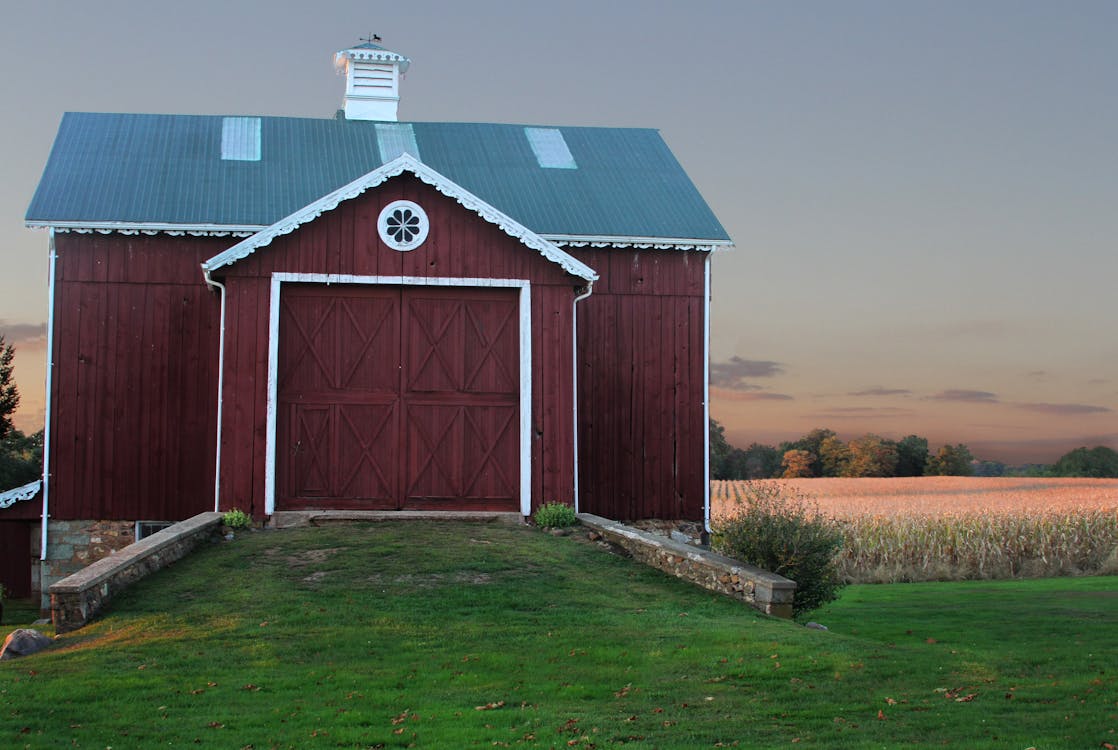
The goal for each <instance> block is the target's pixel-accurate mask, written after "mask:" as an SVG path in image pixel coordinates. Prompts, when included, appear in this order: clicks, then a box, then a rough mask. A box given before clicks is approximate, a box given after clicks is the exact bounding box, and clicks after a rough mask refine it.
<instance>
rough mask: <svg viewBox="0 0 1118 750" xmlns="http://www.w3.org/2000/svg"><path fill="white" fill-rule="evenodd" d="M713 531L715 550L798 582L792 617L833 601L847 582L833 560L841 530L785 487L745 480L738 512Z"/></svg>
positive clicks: (840, 544)
mask: <svg viewBox="0 0 1118 750" xmlns="http://www.w3.org/2000/svg"><path fill="white" fill-rule="evenodd" d="M713 531H714V536H713V540H712V541H713V546H714V548H715V549H716V550H718V551H719V552H721V553H723V554H725V555H728V556H730V557H733V558H736V559H738V560H741V561H742V562H747V563H749V564H751V565H756V566H757V567H759V568H762V569H764V570H767V571H769V572H772V573H776V574H778V575H782V576H784V577H785V578H790V579H792V580H793V581H795V582H796V596H795V599H794V600H793V605H792V612H793V615H794V616H796V617H799V616H800V615H802V614H804V613H806V612H810V611H811V610H813V609H817V608H819V607H821V606H823V605H824V604H826V603H828V602H832V601H834V600H835V599H837V598H838V593H839V590H840V589H841V588H842V587H843V586H844V585H845V584H844V583H843V581H842V579H841V578H840V577H839V574H838V561H837V555H838V552H839V550H841V549H842V544H843V534H842V531H841V530H840V528H839V527H838V526H836V525H835V524H834V523H832V522H830V520H829V519H827V518H826V517H824V516H823V515H821V514H820V513H819V511H818V508H816V507H815V506H814V504H813V503H812V502H810V500H809V498H807V497H806V496H804V495H799V494H796V493H794V492H792V491H791V490H789V489H788V488H786V487H785V486H783V485H779V484H771V483H764V484H759V483H753V482H750V483H748V484H747V486H746V489H745V491H744V493H743V496H742V497H741V498H739V500H738V507H737V508H736V512H734V513H732V514H731V515H728V516H726V517H725V518H721V519H718V520H717V521H716V523H715V524H714V529H713Z"/></svg>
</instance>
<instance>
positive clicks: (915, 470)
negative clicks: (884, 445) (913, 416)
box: [895, 435, 930, 477]
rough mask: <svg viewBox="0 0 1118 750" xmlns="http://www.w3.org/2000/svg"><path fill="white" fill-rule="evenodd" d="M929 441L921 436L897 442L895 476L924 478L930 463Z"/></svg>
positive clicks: (907, 437) (904, 438) (911, 436)
mask: <svg viewBox="0 0 1118 750" xmlns="http://www.w3.org/2000/svg"><path fill="white" fill-rule="evenodd" d="M929 455H930V454H929V453H928V440H927V438H922V437H920V436H919V435H906V436H905V437H903V438H901V439H900V440H899V441H897V468H896V470H895V476H898V477H922V476H924V467H925V466H926V465H927V463H928V456H929Z"/></svg>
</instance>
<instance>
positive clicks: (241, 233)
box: [24, 221, 265, 237]
mask: <svg viewBox="0 0 1118 750" xmlns="http://www.w3.org/2000/svg"><path fill="white" fill-rule="evenodd" d="M24 226H26V227H27V228H28V229H53V230H54V231H55V232H58V233H59V234H64V233H67V232H74V233H75V234H93V233H94V232H96V233H97V234H147V235H156V234H167V235H170V236H172V237H181V236H182V235H190V236H191V237H249V236H251V235H253V234H255V233H256V232H259V231H260V230H261V229H264V228H265V227H263V226H260V225H256V224H228V225H224V224H161V223H156V222H135V221H27V222H24Z"/></svg>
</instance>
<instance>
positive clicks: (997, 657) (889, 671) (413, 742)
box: [0, 523, 1118, 750]
mask: <svg viewBox="0 0 1118 750" xmlns="http://www.w3.org/2000/svg"><path fill="white" fill-rule="evenodd" d="M1116 589H1118V579H1115V578H1109V579H1108V578H1097V579H1060V580H1054V581H1029V582H1011V583H1006V584H1000V583H989V582H979V583H973V584H912V585H903V586H901V585H897V586H881V587H870V586H852V587H849V588H848V589H846V590H844V593H843V596H842V598H841V599H840V600H839V601H837V602H835V603H834V604H832V605H830V606H829V607H827V608H826V609H824V610H821V611H820V612H818V613H817V614H816V615H815V619H817V620H819V621H821V622H825V623H826V624H827V625H829V626H830V627H831V631H830V632H819V631H814V630H808V629H805V628H802V627H799V626H797V625H795V624H793V623H790V622H785V621H780V620H774V619H771V618H768V617H764V616H762V615H758V614H755V613H754V612H752V611H751V610H749V609H748V608H746V607H745V606H744V605H742V604H740V603H737V602H734V601H731V600H728V599H725V598H722V597H718V596H715V595H712V594H709V593H707V592H704V591H702V590H699V589H696V588H693V587H691V586H688V585H686V584H683V583H681V582H679V581H676V580H674V579H672V578H669V577H667V576H664V575H662V574H660V573H658V572H656V571H652V570H649V569H646V568H644V567H641V566H639V565H636V564H634V563H632V562H631V561H628V560H625V559H621V558H618V557H615V556H612V555H609V554H606V553H604V552H603V551H601V550H600V549H598V548H596V547H594V546H593V545H590V544H585V543H580V542H578V541H575V540H574V539H572V538H563V537H554V536H551V535H549V534H544V533H540V532H538V531H535V530H532V529H528V528H520V527H509V526H502V525H467V524H438V523H392V524H381V525H368V526H349V527H327V528H320V529H308V530H293V531H284V532H258V533H251V534H242V535H238V537H237V540H236V541H235V542H233V543H231V544H221V545H216V546H214V547H213V548H210V549H207V550H205V551H203V552H200V553H197V554H195V555H193V556H191V557H190V558H188V559H186V560H183V561H181V562H180V563H178V564H177V565H175V566H174V567H173V568H171V569H169V570H167V571H164V572H163V573H160V574H158V575H156V576H153V577H151V578H149V579H147V580H145V581H143V582H142V583H140V584H138V585H137V586H135V587H134V588H133V589H132V590H130V591H129V592H128V593H126V594H125V595H124V596H122V597H121V598H119V599H118V600H117V601H116V602H114V605H113V607H112V609H111V611H110V612H108V613H107V614H106V615H105V616H104V617H103V618H101V619H100V620H98V621H97V622H95V623H93V624H92V625H90V626H88V627H86V628H84V629H83V630H80V631H77V632H75V633H71V634H68V635H66V636H64V637H63V638H61V639H60V641H59V643H58V644H57V645H56V646H55V647H54V648H53V649H52V650H51V651H49V652H47V653H45V654H41V655H38V656H35V657H31V658H29V659H25V660H20V661H15V662H3V663H0V747H13V748H20V747H30V748H48V747H49V748H54V747H63V746H66V747H71V746H72V747H85V748H99V749H100V748H105V747H110V746H111V747H113V748H116V749H117V750H119V749H120V748H147V747H155V746H161V747H182V746H191V747H197V746H201V747H215V748H244V747H252V748H256V749H259V748H272V747H277V748H288V747H293V748H304V747H306V748H334V747H342V748H369V747H408V746H414V747H429V748H463V747H494V746H496V747H506V746H526V747H559V748H563V747H614V746H621V745H628V746H632V747H643V748H688V747H720V746H722V747H725V746H738V747H758V748H768V747H785V746H787V747H792V746H795V747H815V748H881V747H885V748H895V747H902V746H907V745H913V744H920V745H937V746H951V747H960V748H983V747H1011V748H1025V747H1028V746H1030V745H1031V746H1035V747H1037V748H1065V747H1067V748H1070V747H1099V746H1100V744H1101V743H1103V742H1110V743H1113V744H1118V737H1116V735H1115V731H1116V730H1118V677H1116V671H1115V667H1114V664H1113V659H1114V657H1113V655H1114V654H1115V653H1118V595H1116V594H1115V590H1116ZM971 696H973V697H971ZM1008 696H1012V697H1008ZM964 698H965V699H967V700H960V699H964ZM479 708H480V709H481V710H479ZM879 711H880V714H879ZM720 743H721V744H720Z"/></svg>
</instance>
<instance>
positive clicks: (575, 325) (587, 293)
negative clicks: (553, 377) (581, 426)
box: [571, 281, 594, 513]
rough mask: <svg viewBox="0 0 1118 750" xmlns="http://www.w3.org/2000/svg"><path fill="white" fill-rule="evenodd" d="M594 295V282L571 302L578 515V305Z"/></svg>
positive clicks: (576, 502)
mask: <svg viewBox="0 0 1118 750" xmlns="http://www.w3.org/2000/svg"><path fill="white" fill-rule="evenodd" d="M593 293H594V282H593V281H590V282H587V284H586V291H585V292H584V293H582V294H580V295H578V296H577V297H575V298H574V301H573V302H571V388H572V389H573V391H572V392H573V394H574V398H573V399H572V400H571V403H572V406H571V410H572V413H573V417H574V418H573V419H572V420H571V425H572V427H573V432H574V444H573V447H574V470H575V473H574V480H575V485H574V493H575V495H574V503H575V513H578V512H579V510H578V303H579V302H581V301H582V300H584V299H586V298H587V297H589V296H590V295H591V294H593Z"/></svg>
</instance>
